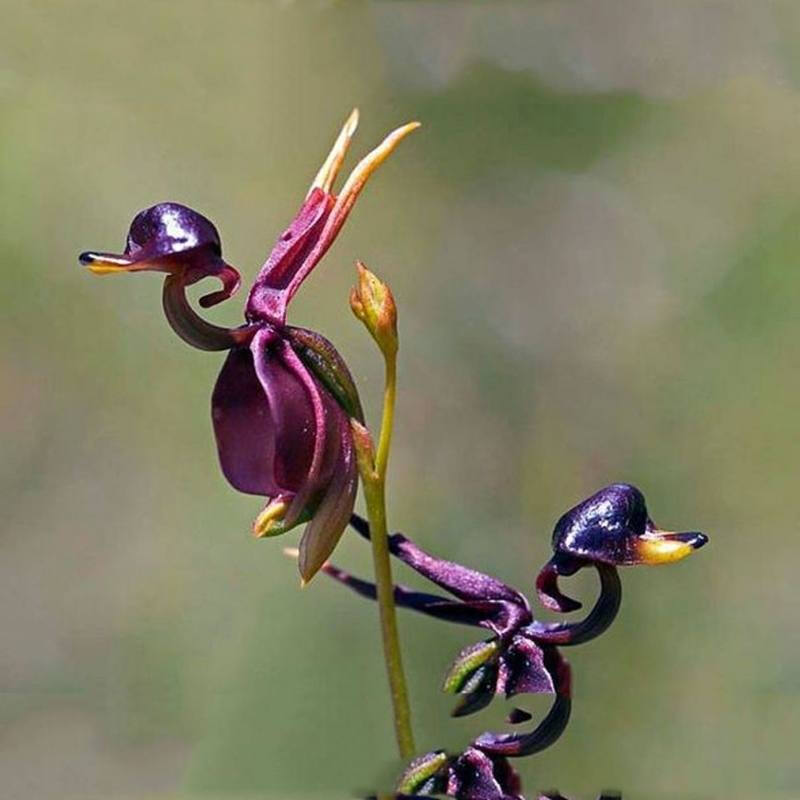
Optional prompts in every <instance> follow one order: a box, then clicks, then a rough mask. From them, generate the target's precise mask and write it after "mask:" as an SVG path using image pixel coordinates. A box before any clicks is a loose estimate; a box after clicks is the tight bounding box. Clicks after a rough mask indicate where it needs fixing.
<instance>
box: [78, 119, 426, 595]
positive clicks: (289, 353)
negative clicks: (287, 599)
mask: <svg viewBox="0 0 800 800" xmlns="http://www.w3.org/2000/svg"><path fill="white" fill-rule="evenodd" d="M357 124H358V113H357V111H354V112H353V113H352V114H351V115H350V117H349V118H348V120H347V122H346V123H345V125H344V127H343V128H342V131H341V133H340V135H339V137H338V139H337V140H336V143H335V144H334V146H333V148H332V150H331V152H330V154H329V155H328V157H327V159H326V160H325V162H324V163H323V165H322V167H321V168H320V170H319V172H318V174H317V176H316V178H315V179H314V181H313V183H312V185H311V188H310V190H309V192H308V194H307V196H306V199H305V201H304V202H303V204H302V206H301V208H300V211H299V212H298V214H297V216H296V217H295V218H294V220H292V222H291V224H290V225H289V227H288V228H287V229H286V230H285V231H284V232H283V233H282V234H281V236H280V237H279V238H278V241H277V243H276V244H275V247H274V248H273V249H272V252H271V253H270V255H269V257H268V258H267V260H266V262H265V264H264V266H263V267H262V268H261V271H260V272H259V274H258V277H257V278H256V281H255V283H254V284H253V287H252V288H251V290H250V294H249V296H248V298H247V304H246V308H245V320H246V323H245V324H244V325H242V326H241V327H238V328H233V329H229V328H223V327H220V326H217V325H212V324H211V323H209V322H207V321H205V320H203V319H202V318H201V317H200V316H199V315H198V314H197V313H196V312H195V311H194V310H193V309H192V307H191V306H190V304H189V302H188V299H187V297H186V288H187V287H188V286H190V285H192V284H194V283H196V282H198V281H200V280H202V279H203V278H207V277H215V278H218V279H219V280H220V282H221V283H222V288H221V289H220V290H218V291H216V292H213V293H211V294H208V295H205V296H204V297H202V298H201V299H200V305H201V306H202V307H206V308H207V307H209V306H211V305H214V304H216V303H218V302H220V301H222V300H225V299H227V298H228V297H230V296H231V295H232V294H233V293H234V292H235V291H236V289H237V288H238V286H239V273H238V272H237V271H236V269H234V268H233V267H232V266H230V265H229V264H227V263H226V262H225V261H224V260H223V259H222V248H221V243H220V237H219V234H218V232H217V229H216V228H215V227H214V225H213V224H212V223H211V222H210V221H209V220H208V219H206V218H205V217H203V216H202V215H201V214H199V213H198V212H196V211H193V210H192V209H190V208H187V207H186V206H182V205H180V204H178V203H161V204H159V205H156V206H153V207H152V208H148V209H146V210H145V211H142V212H140V213H139V214H137V216H136V217H135V219H134V220H133V223H132V224H131V228H130V232H129V234H128V238H127V242H126V245H125V250H124V252H123V253H122V254H113V253H96V252H87V253H83V254H82V255H81V256H80V260H81V263H83V264H85V265H88V266H89V268H90V269H91V270H92V271H93V272H95V273H98V274H106V273H117V272H137V271H144V270H147V271H157V272H164V273H166V275H167V277H166V280H165V282H164V290H163V306H164V311H165V314H166V316H167V320H168V321H169V323H170V325H171V326H172V328H173V329H174V330H175V332H176V333H177V334H178V335H179V336H180V337H181V338H182V339H184V340H185V341H186V342H188V343H189V344H191V345H193V346H194V347H197V348H199V349H202V350H228V351H229V353H228V357H227V359H226V360H225V363H224V365H223V367H222V371H221V372H220V375H219V378H218V379H217V383H216V386H215V387H214V392H213V396H212V403H211V405H212V419H213V425H214V434H215V437H216V441H217V449H218V452H219V459H220V464H221V466H222V471H223V473H224V475H225V477H226V478H227V479H228V481H229V482H230V483H231V485H232V486H233V487H234V488H236V489H238V490H239V491H241V492H245V493H248V494H257V495H262V496H265V497H266V498H267V504H266V506H265V508H264V509H263V511H262V512H261V513H260V514H259V516H258V517H257V519H256V521H255V523H254V528H253V529H254V533H255V535H256V536H259V537H263V536H273V535H277V534H280V533H283V532H285V531H287V530H289V529H290V528H292V527H294V526H296V525H298V524H300V523H302V522H306V521H309V524H308V525H307V527H306V529H305V532H304V534H303V537H302V540H301V543H300V551H299V552H300V557H299V567H300V574H301V576H302V578H303V580H304V581H308V580H310V579H311V577H312V576H313V575H314V574H315V573H316V572H317V571H318V569H319V568H320V566H321V565H322V564H323V562H324V561H325V560H326V559H327V558H328V556H329V555H330V554H331V552H332V551H333V548H334V547H335V545H336V543H337V542H338V540H339V538H340V536H341V534H342V532H343V531H344V529H345V527H346V526H347V522H348V519H349V518H350V514H351V513H352V510H353V505H354V502H355V496H356V489H357V469H356V463H355V457H354V450H353V440H352V434H351V429H350V418H351V417H353V418H355V419H357V420H359V421H363V414H362V411H361V405H360V402H359V400H358V394H357V392H356V389H355V385H354V383H353V380H352V377H351V375H350V373H349V371H348V369H347V367H346V365H345V364H344V361H343V360H342V358H341V357H340V356H339V354H338V353H337V352H336V350H335V348H334V347H333V345H332V344H331V343H330V342H329V341H328V340H327V339H325V338H324V337H322V336H321V335H319V334H318V333H315V332H313V331H310V330H306V329H304V328H296V327H292V326H290V325H287V323H286V310H287V306H288V303H289V301H290V300H291V299H292V297H293V296H294V295H295V293H296V292H297V290H298V288H299V287H300V284H301V283H302V282H303V281H304V280H305V279H306V278H307V277H308V275H309V274H310V273H311V271H312V270H313V268H314V267H315V266H316V265H317V264H318V263H319V261H320V259H321V258H322V257H323V255H324V254H325V253H326V251H327V250H328V248H329V247H330V246H331V245H332V244H333V242H334V240H335V239H336V236H337V235H338V233H339V231H340V230H341V227H342V225H343V224H344V222H345V220H346V219H347V216H348V214H349V213H350V210H351V209H352V207H353V204H354V202H355V200H356V198H357V197H358V195H359V193H360V192H361V190H362V189H363V187H364V185H365V183H366V181H367V179H368V178H369V176H370V175H371V174H372V173H373V172H374V171H375V169H377V167H378V166H379V165H380V164H381V163H382V162H383V161H384V160H385V159H386V158H387V157H388V156H389V155H390V154H391V152H392V151H393V150H394V148H395V147H396V146H397V144H398V143H399V142H400V141H401V140H402V139H403V138H404V137H405V136H406V135H408V134H409V133H410V132H411V131H413V130H414V129H415V128H416V127H418V123H410V124H408V125H405V126H403V127H401V128H398V129H397V130H395V131H394V132H393V133H391V134H389V136H387V137H386V139H385V140H384V141H383V143H382V144H380V145H379V146H378V147H377V148H376V149H375V150H373V151H372V152H371V153H370V154H369V155H367V156H366V157H365V158H364V159H362V161H361V162H360V163H359V164H358V165H357V166H356V168H355V169H354V171H353V172H352V174H351V175H350V177H349V178H348V179H347V181H346V182H345V184H344V186H343V187H342V190H341V191H340V192H339V194H338V195H336V194H333V191H332V187H333V183H334V181H335V179H336V176H337V174H338V172H339V169H340V167H341V165H342V162H343V160H344V157H345V154H346V152H347V149H348V146H349V144H350V141H351V139H352V137H353V134H354V133H355V130H356V126H357Z"/></svg>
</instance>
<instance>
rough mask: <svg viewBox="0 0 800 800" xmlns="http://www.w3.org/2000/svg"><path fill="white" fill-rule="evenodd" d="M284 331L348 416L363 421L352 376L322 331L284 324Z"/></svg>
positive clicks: (296, 350) (302, 359)
mask: <svg viewBox="0 0 800 800" xmlns="http://www.w3.org/2000/svg"><path fill="white" fill-rule="evenodd" d="M284 334H285V335H286V337H287V338H288V340H289V342H290V343H291V345H292V348H293V349H294V351H295V352H296V353H297V355H298V356H299V357H300V360H301V361H302V362H303V364H304V365H305V366H306V367H308V368H309V369H310V370H311V371H312V372H313V373H314V376H315V377H316V378H318V379H319V380H320V381H321V382H322V384H323V386H324V387H325V388H326V389H327V390H328V391H329V392H330V393H331V394H332V395H333V396H334V398H335V399H336V400H337V402H338V403H339V405H340V406H341V407H342V408H343V409H344V411H345V413H347V415H348V416H349V417H353V418H354V419H356V420H358V421H359V422H361V423H363V422H364V411H363V410H362V408H361V399H360V398H359V396H358V389H356V384H355V381H354V380H353V376H352V375H351V374H350V370H349V369H348V368H347V364H345V362H344V359H343V358H342V357H341V356H340V355H339V353H338V351H337V350H336V348H335V347H334V346H333V345H332V344H331V343H330V342H329V341H328V340H327V339H326V338H325V337H324V336H322V335H321V334H319V333H316V332H315V331H310V330H307V329H306V328H295V327H292V326H291V325H287V326H286V328H285V329H284Z"/></svg>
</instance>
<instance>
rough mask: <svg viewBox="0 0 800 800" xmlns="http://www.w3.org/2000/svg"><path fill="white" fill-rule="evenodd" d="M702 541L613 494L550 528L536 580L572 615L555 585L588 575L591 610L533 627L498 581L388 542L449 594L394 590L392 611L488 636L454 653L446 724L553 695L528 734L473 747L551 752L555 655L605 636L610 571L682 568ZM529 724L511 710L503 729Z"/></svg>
mask: <svg viewBox="0 0 800 800" xmlns="http://www.w3.org/2000/svg"><path fill="white" fill-rule="evenodd" d="M351 525H352V526H353V527H354V529H355V530H356V531H358V532H359V533H360V534H361V535H362V536H363V537H365V538H368V537H369V525H368V524H367V523H366V521H364V520H363V519H361V518H360V517H358V516H356V515H353V517H352V519H351ZM707 541H708V539H707V537H706V536H704V535H703V534H701V533H696V532H693V533H671V532H663V531H659V530H658V529H657V528H656V527H655V526H654V525H653V523H652V521H651V520H650V518H649V517H648V514H647V508H646V506H645V501H644V496H643V495H642V493H641V492H640V491H639V490H638V489H636V488H635V487H634V486H629V485H627V484H615V485H612V486H608V487H606V488H605V489H602V490H601V491H599V492H597V493H596V494H594V495H592V497H590V498H588V499H587V500H585V501H583V502H582V503H580V504H578V505H577V506H575V507H574V508H573V509H571V510H570V511H568V512H567V513H566V514H565V515H564V516H563V517H562V518H561V519H560V520H559V521H558V523H557V525H556V528H555V532H554V536H553V548H554V551H555V555H554V556H553V558H552V559H551V560H550V562H548V564H547V565H546V566H545V567H544V569H543V570H542V572H541V573H540V575H539V578H538V579H537V588H538V590H539V596H540V597H541V598H542V600H543V602H544V604H545V605H547V606H548V607H550V608H556V609H557V610H562V611H564V610H574V609H576V608H579V607H580V604H579V603H577V601H574V600H572V599H571V598H567V597H566V596H565V595H562V594H561V593H560V592H559V590H558V586H557V579H558V576H560V575H572V574H574V573H575V572H577V571H578V570H579V569H581V568H583V567H586V566H593V567H594V568H595V569H596V570H597V572H598V575H599V578H600V593H599V595H598V598H597V600H596V602H595V604H594V606H593V608H592V610H591V611H590V612H589V613H588V614H587V615H586V617H584V618H583V619H581V620H578V621H576V622H555V623H543V622H539V621H537V620H535V619H534V618H533V614H532V612H531V609H530V606H529V604H528V601H527V600H526V598H525V597H524V596H523V595H522V594H521V593H520V592H518V591H517V590H516V589H514V588H512V587H510V586H508V585H507V584H505V583H503V582H502V581H499V580H497V579H496V578H493V577H491V576H489V575H485V574H483V573H481V572H477V571H476V570H472V569H469V568H468V567H464V566H462V565H460V564H456V563H453V562H451V561H444V560H442V559H439V558H436V557H434V556H431V555H430V554H429V553H427V552H425V551H424V550H423V549H422V548H420V547H419V546H417V545H416V544H414V543H413V542H412V541H411V540H410V539H408V538H406V537H405V536H403V535H402V534H400V533H396V534H393V535H392V536H390V537H389V549H390V552H391V553H392V555H394V556H395V557H397V558H398V559H400V560H401V561H402V562H403V563H405V564H407V565H408V566H410V567H411V568H412V569H414V570H415V571H416V572H418V573H419V574H421V575H423V576H424V577H425V578H427V579H428V580H430V581H432V582H433V583H435V584H436V585H437V586H439V587H441V588H442V589H444V590H446V591H448V592H449V593H450V594H452V595H453V596H454V597H455V598H456V599H455V600H453V599H450V598H448V597H443V596H440V595H437V594H429V593H426V592H418V591H415V590H413V589H409V588H406V587H404V586H396V587H395V592H394V596H395V602H396V603H397V605H398V606H400V607H403V608H410V609H413V610H415V611H418V612H420V613H423V614H426V615H428V616H432V617H436V618H438V619H443V620H446V621H449V622H457V623H460V624H464V625H471V626H477V627H482V628H486V629H487V630H489V631H491V633H492V637H491V638H490V639H488V640H486V641H482V642H478V643H476V644H472V645H470V646H468V647H467V648H465V649H464V650H462V651H461V653H459V655H458V656H457V657H456V659H455V661H454V662H453V664H452V666H451V668H450V670H449V672H448V674H447V676H446V678H445V681H444V686H443V688H444V690H445V691H447V692H451V693H456V694H460V695H462V700H461V702H460V703H459V704H458V705H457V706H456V708H455V710H454V712H453V714H454V715H455V716H462V715H465V714H471V713H474V712H476V711H478V710H480V709H482V708H484V707H485V706H487V705H488V704H489V703H490V702H491V700H492V699H493V697H495V696H496V695H497V694H503V695H505V696H506V697H513V696H515V695H518V694H523V693H534V694H553V695H555V697H554V701H553V705H552V706H551V708H550V710H549V712H548V713H547V715H546V716H545V718H544V719H543V720H542V721H541V722H540V723H539V725H538V726H537V727H536V728H535V729H534V730H533V731H532V732H530V733H492V732H489V733H484V734H482V735H481V736H479V737H478V738H477V739H475V741H474V742H473V743H472V746H473V747H474V748H476V749H478V750H480V751H482V752H484V753H486V754H487V755H489V756H491V757H499V756H510V757H518V756H525V755H530V754H531V753H535V752H538V751H540V750H543V749H544V748H546V747H548V746H549V745H551V744H552V743H553V742H554V741H556V739H557V738H558V737H559V736H560V735H561V733H562V732H563V731H564V729H565V727H566V725H567V723H568V721H569V715H570V710H571V678H570V669H569V665H568V664H567V662H566V661H565V660H564V659H563V657H562V656H561V655H560V653H559V652H558V650H557V647H558V646H571V645H577V644H582V643H584V642H587V641H589V640H591V639H593V638H595V637H597V636H599V635H600V634H601V633H603V631H605V630H606V629H607V628H608V626H609V625H610V624H611V623H612V622H613V620H614V618H615V617H616V615H617V613H618V611H619V607H620V603H621V600H622V585H621V583H620V579H619V574H618V573H617V566H618V565H620V566H621V565H630V564H636V563H649V564H657V563H668V562H671V561H676V560H678V559H679V558H683V557H685V556H686V555H689V554H690V553H692V552H694V550H697V549H699V548H700V547H702V546H703V545H704V544H705V543H706V542H707ZM323 570H324V571H325V572H326V573H327V574H328V575H330V576H331V577H333V578H335V579H336V580H337V581H339V582H340V583H342V584H344V585H346V586H348V587H349V588H351V589H352V590H353V591H355V592H357V593H358V594H361V595H363V596H365V597H369V598H373V599H374V597H375V587H374V585H373V584H372V583H370V582H368V581H363V580H361V579H359V578H356V577H354V576H352V575H349V574H348V573H346V572H345V571H344V570H341V569H339V568H338V567H336V566H334V565H332V564H325V565H324V566H323ZM528 719H530V715H529V714H527V712H524V711H522V710H520V709H514V710H513V711H512V712H511V714H510V715H509V717H508V722H510V723H511V724H519V723H522V722H525V721H527V720H528Z"/></svg>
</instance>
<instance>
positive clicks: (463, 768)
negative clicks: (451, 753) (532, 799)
mask: <svg viewBox="0 0 800 800" xmlns="http://www.w3.org/2000/svg"><path fill="white" fill-rule="evenodd" d="M494 772H495V764H494V761H492V759H491V758H490V757H489V756H488V755H487V754H486V753H484V752H482V751H480V750H477V749H475V748H474V747H469V748H467V749H466V750H465V751H464V752H463V753H462V754H461V755H460V756H459V757H458V758H457V759H455V761H454V762H453V763H452V765H451V767H450V778H449V780H448V782H447V794H448V795H449V796H451V797H456V798H458V800H498V798H501V797H503V796H504V795H505V792H504V791H503V788H502V787H501V785H500V783H499V781H498V780H497V778H496V777H495V774H494Z"/></svg>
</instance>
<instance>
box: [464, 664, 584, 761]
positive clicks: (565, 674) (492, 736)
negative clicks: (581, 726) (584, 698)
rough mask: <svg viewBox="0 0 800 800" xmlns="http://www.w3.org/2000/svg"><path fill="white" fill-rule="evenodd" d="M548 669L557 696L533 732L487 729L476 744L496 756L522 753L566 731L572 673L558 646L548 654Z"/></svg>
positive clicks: (540, 747) (533, 750)
mask: <svg viewBox="0 0 800 800" xmlns="http://www.w3.org/2000/svg"><path fill="white" fill-rule="evenodd" d="M545 663H546V666H547V669H548V671H549V672H550V673H551V674H552V675H553V676H554V678H555V689H556V696H555V700H554V702H553V705H552V706H550V710H549V711H548V712H547V715H546V716H545V718H544V719H543V720H542V721H541V722H540V723H539V724H538V725H537V726H536V728H535V729H534V730H533V731H531V732H530V733H491V732H488V733H484V734H481V735H480V736H479V737H478V738H477V739H476V740H475V741H474V742H473V744H474V746H475V747H477V748H479V749H480V750H483V751H484V752H486V753H489V754H490V755H494V756H506V757H520V756H528V755H531V754H533V753H538V752H539V751H541V750H544V749H546V748H547V747H549V746H550V745H551V744H553V742H555V741H556V740H557V739H558V738H559V736H561V734H562V733H563V732H564V729H565V728H566V727H567V723H568V722H569V715H570V711H571V709H572V701H571V699H570V698H571V677H570V669H569V665H568V664H567V662H566V661H565V660H564V659H563V658H562V657H561V656H560V654H559V653H558V651H557V650H556V649H555V648H548V650H547V652H546V655H545Z"/></svg>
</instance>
